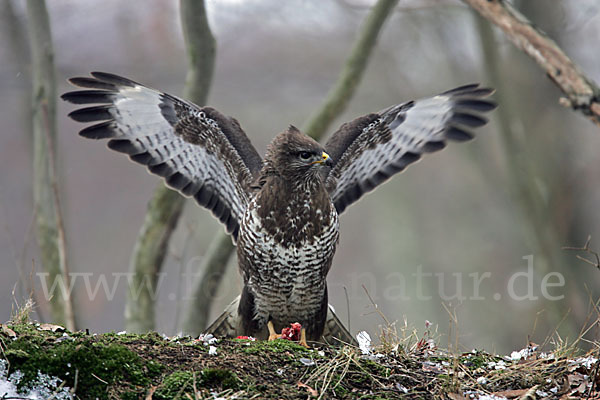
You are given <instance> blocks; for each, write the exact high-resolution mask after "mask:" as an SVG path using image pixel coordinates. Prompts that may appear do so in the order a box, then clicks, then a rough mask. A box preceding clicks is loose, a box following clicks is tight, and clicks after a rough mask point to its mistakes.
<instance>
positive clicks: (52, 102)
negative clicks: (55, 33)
mask: <svg viewBox="0 0 600 400" xmlns="http://www.w3.org/2000/svg"><path fill="white" fill-rule="evenodd" d="M27 15H28V28H29V33H30V43H31V60H32V76H33V96H32V100H33V104H32V113H33V115H32V121H33V144H34V188H33V196H34V206H35V210H36V212H35V215H36V222H37V240H38V244H39V246H40V250H41V257H42V267H43V268H44V269H45V270H46V271H48V272H49V275H48V278H47V279H49V281H50V282H51V283H52V282H54V281H55V279H59V280H62V283H63V285H64V286H65V288H66V289H67V290H65V291H64V292H63V294H64V295H65V297H63V296H60V295H55V296H52V298H51V299H50V305H51V308H52V316H53V319H54V321H55V322H57V323H60V324H64V325H66V327H67V328H68V329H70V330H75V329H76V324H75V315H74V313H73V306H72V302H71V293H70V292H69V290H68V289H69V287H70V286H69V284H68V282H69V271H68V268H67V260H66V258H67V257H66V244H65V236H64V230H63V228H62V221H61V217H60V211H59V209H60V204H59V202H58V197H59V196H58V189H57V183H56V174H55V164H54V163H55V159H56V157H55V154H56V143H55V142H56V79H55V76H54V51H53V49H52V34H51V31H50V19H49V16H48V11H47V9H46V3H45V2H44V1H42V0H28V1H27Z"/></svg>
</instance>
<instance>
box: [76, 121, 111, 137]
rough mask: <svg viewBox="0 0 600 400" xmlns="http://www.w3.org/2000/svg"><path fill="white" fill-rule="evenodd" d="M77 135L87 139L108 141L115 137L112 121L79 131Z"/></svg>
mask: <svg viewBox="0 0 600 400" xmlns="http://www.w3.org/2000/svg"><path fill="white" fill-rule="evenodd" d="M79 135H80V136H83V137H84V138H88V139H108V138H112V137H115V123H114V121H106V122H102V123H100V124H96V125H92V126H88V127H87V128H83V129H82V130H80V131H79Z"/></svg>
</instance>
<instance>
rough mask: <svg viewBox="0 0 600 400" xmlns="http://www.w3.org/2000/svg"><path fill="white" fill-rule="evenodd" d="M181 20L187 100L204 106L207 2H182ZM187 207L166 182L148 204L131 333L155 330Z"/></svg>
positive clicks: (136, 259)
mask: <svg viewBox="0 0 600 400" xmlns="http://www.w3.org/2000/svg"><path fill="white" fill-rule="evenodd" d="M181 19H182V26H183V33H184V38H185V41H186V48H187V53H188V73H187V77H186V87H185V92H184V97H186V98H188V99H189V100H191V101H192V102H194V103H196V104H198V105H202V104H204V103H205V102H206V98H207V97H208V91H209V88H210V83H211V81H212V74H213V70H214V60H215V39H214V37H213V36H212V33H211V32H210V27H209V25H208V20H207V18H206V10H205V7H204V1H194V0H182V1H181ZM184 205H185V199H184V198H183V197H182V196H181V195H180V194H178V193H177V192H175V191H173V190H171V189H168V188H167V187H165V186H164V185H163V184H162V183H161V184H160V186H159V187H158V188H157V189H156V191H155V193H154V196H153V198H152V200H151V201H150V203H149V204H148V212H147V214H146V218H145V220H144V224H143V226H142V228H141V229H140V233H139V235H138V239H137V242H136V244H135V248H134V252H133V255H132V258H131V263H130V269H131V270H132V271H133V272H134V280H133V281H134V282H133V285H132V286H131V287H130V290H129V293H128V298H127V304H126V307H125V319H126V322H125V324H126V325H125V326H126V329H127V330H128V331H130V332H147V331H148V330H152V329H154V296H155V290H156V285H157V281H158V276H159V272H160V269H161V268H162V265H163V262H164V259H165V256H166V253H167V248H168V243H169V240H170V239H171V236H172V233H173V231H174V229H175V227H176V226H177V221H178V220H179V217H180V215H181V211H182V210H183V206H184ZM144 282H150V285H146V284H144Z"/></svg>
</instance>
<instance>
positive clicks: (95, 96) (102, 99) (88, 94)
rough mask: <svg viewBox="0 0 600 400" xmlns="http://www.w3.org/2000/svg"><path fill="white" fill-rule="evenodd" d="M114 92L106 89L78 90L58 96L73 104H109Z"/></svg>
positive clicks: (112, 99)
mask: <svg viewBox="0 0 600 400" xmlns="http://www.w3.org/2000/svg"><path fill="white" fill-rule="evenodd" d="M116 94H117V92H112V91H106V90H79V91H75V92H67V93H65V94H63V95H62V96H60V98H61V99H63V100H65V101H68V102H69V103H73V104H94V103H96V104H111V103H112V102H113V101H114V96H115V95H116Z"/></svg>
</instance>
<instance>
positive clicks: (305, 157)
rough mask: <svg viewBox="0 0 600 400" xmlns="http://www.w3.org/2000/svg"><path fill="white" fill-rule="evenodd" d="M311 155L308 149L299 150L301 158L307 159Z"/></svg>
mask: <svg viewBox="0 0 600 400" xmlns="http://www.w3.org/2000/svg"><path fill="white" fill-rule="evenodd" d="M311 157H312V154H311V153H309V152H308V151H301V152H300V158H301V159H303V160H308V159H309V158H311Z"/></svg>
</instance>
